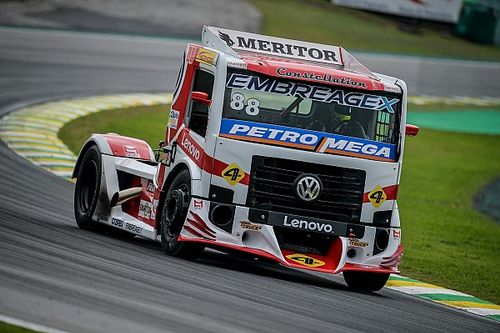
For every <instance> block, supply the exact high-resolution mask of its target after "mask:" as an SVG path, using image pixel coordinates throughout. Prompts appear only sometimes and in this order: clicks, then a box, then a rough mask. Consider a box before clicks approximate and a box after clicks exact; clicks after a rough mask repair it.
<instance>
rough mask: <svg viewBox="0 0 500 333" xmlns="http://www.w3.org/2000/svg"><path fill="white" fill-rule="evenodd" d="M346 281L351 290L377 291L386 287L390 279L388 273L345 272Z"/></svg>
mask: <svg viewBox="0 0 500 333" xmlns="http://www.w3.org/2000/svg"><path fill="white" fill-rule="evenodd" d="M343 274H344V280H345V282H346V283H347V285H348V286H349V288H351V289H355V290H360V291H377V290H380V289H382V288H383V287H384V285H385V283H386V282H387V280H388V279H389V274H387V273H369V272H352V271H348V272H344V273H343Z"/></svg>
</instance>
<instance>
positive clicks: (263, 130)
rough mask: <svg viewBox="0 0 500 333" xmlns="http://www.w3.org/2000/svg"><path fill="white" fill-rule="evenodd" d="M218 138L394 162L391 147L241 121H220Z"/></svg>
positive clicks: (333, 135) (390, 145)
mask: <svg viewBox="0 0 500 333" xmlns="http://www.w3.org/2000/svg"><path fill="white" fill-rule="evenodd" d="M220 136H222V137H226V138H231V139H237V140H243V141H251V142H261V143H268V144H272V145H278V146H285V147H293V148H299V149H304V150H314V151H316V152H319V153H326V154H337V155H347V156H354V157H362V158H368V159H372V160H377V161H394V160H395V159H396V146H395V145H394V144H390V143H385V142H377V141H371V140H366V139H361V138H352V137H348V136H343V135H338V134H330V133H320V132H317V131H312V130H306V129H300V128H293V127H286V126H280V125H272V124H265V123H255V122H251V121H244V120H235V119H227V118H223V119H222V124H221V128H220Z"/></svg>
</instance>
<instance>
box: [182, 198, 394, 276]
mask: <svg viewBox="0 0 500 333" xmlns="http://www.w3.org/2000/svg"><path fill="white" fill-rule="evenodd" d="M221 205H224V206H226V208H227V209H228V210H227V212H229V211H230V212H231V215H232V219H230V221H229V222H228V223H221V221H220V220H218V219H217V215H216V214H214V209H216V207H220V206H221ZM179 241H186V242H188V241H189V242H199V243H204V244H206V245H207V246H212V247H222V248H228V249H232V250H238V251H242V252H246V253H250V254H253V255H255V256H258V257H264V258H267V259H270V260H273V261H276V262H279V263H281V264H282V265H284V266H288V267H295V268H301V269H308V270H314V271H319V272H324V273H340V272H342V271H348V270H349V271H370V272H374V273H375V272H376V273H399V271H398V265H399V263H400V260H401V257H402V252H403V247H402V245H401V230H400V229H399V228H378V227H373V226H367V225H360V224H352V223H344V222H334V221H327V220H320V219H316V218H308V217H301V216H295V215H287V214H282V213H276V212H272V211H266V210H259V209H253V208H249V207H245V206H238V205H228V204H219V203H216V202H211V201H209V200H205V199H198V198H193V199H192V200H191V203H190V207H189V212H188V215H187V217H186V220H185V222H184V226H183V228H182V230H181V234H180V236H179Z"/></svg>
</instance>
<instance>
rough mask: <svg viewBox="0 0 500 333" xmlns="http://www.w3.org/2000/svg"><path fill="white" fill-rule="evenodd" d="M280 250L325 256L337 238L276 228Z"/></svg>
mask: <svg viewBox="0 0 500 333" xmlns="http://www.w3.org/2000/svg"><path fill="white" fill-rule="evenodd" d="M274 233H275V235H276V239H277V240H278V244H279V246H280V249H282V250H290V251H296V252H300V253H312V254H319V255H322V256H325V255H326V254H327V253H328V250H329V249H330V245H331V244H332V242H333V241H334V240H335V238H336V236H330V235H323V234H319V233H314V232H304V231H302V230H293V229H288V228H283V227H274Z"/></svg>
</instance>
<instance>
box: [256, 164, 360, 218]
mask: <svg viewBox="0 0 500 333" xmlns="http://www.w3.org/2000/svg"><path fill="white" fill-rule="evenodd" d="M304 173H309V174H314V175H316V176H318V177H319V178H320V179H321V182H322V183H323V191H322V193H321V195H320V197H319V199H318V200H316V201H314V202H312V203H306V202H304V201H302V200H300V199H299V198H297V197H296V196H295V189H294V186H293V184H294V182H295V180H296V179H297V177H299V176H300V175H302V174H304ZM365 178H366V173H365V171H364V170H356V169H347V168H340V167H336V166H329V165H324V164H315V163H307V162H301V161H294V160H288V159H280V158H272V157H263V156H254V157H253V159H252V171H251V175H250V186H249V189H248V197H247V206H249V207H254V208H259V209H266V210H271V211H275V212H280V213H285V214H292V215H300V216H305V217H306V216H307V217H317V218H322V219H328V220H333V221H342V222H359V220H360V217H361V206H362V204H363V190H364V187H365Z"/></svg>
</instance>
